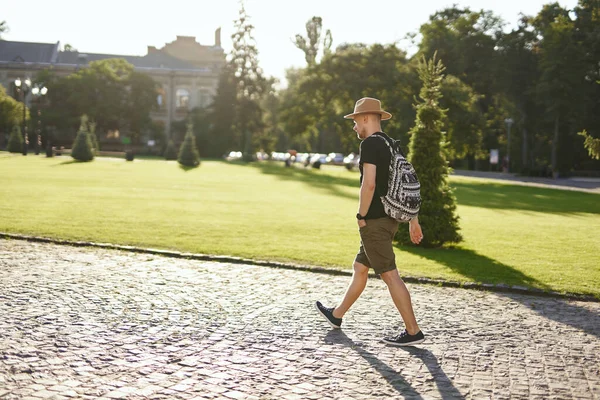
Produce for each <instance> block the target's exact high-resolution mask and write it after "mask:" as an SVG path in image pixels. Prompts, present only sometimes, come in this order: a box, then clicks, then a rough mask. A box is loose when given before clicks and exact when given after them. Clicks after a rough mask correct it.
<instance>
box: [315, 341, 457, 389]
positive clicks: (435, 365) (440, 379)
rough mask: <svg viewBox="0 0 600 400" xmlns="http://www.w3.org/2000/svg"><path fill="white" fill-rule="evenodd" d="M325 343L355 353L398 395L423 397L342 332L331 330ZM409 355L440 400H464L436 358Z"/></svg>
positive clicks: (426, 354) (419, 352) (414, 351)
mask: <svg viewBox="0 0 600 400" xmlns="http://www.w3.org/2000/svg"><path fill="white" fill-rule="evenodd" d="M325 341H326V342H331V343H336V344H341V345H343V346H347V347H349V348H351V349H352V350H354V351H356V352H357V353H358V354H359V355H360V356H361V357H362V358H364V359H365V361H367V362H368V363H369V364H370V365H371V367H373V369H374V370H375V371H377V372H378V373H379V374H380V375H381V376H382V377H383V378H384V379H385V380H386V381H387V382H388V383H389V384H390V385H391V386H392V387H393V388H394V390H396V391H397V392H398V393H399V394H400V395H402V396H406V397H408V398H415V399H422V398H423V397H422V396H421V395H420V394H419V393H418V392H417V391H416V390H415V389H414V388H413V387H412V386H411V385H410V383H408V382H407V381H406V380H405V379H404V378H403V377H402V375H401V374H400V373H399V372H398V371H396V370H395V369H394V368H392V367H390V366H389V365H387V364H386V363H384V362H383V361H381V360H379V359H378V358H377V356H376V355H375V354H373V353H371V352H369V351H367V350H365V349H364V348H362V347H361V346H360V345H359V344H357V343H355V342H354V341H353V340H352V339H350V338H349V337H348V336H347V335H346V334H345V333H344V332H343V331H342V330H339V329H332V330H331V331H329V332H328V333H327V335H326V336H325ZM408 352H409V353H411V354H413V355H416V356H417V357H418V358H420V359H421V360H422V361H423V364H425V365H426V366H427V369H428V370H429V372H430V373H431V376H432V377H433V379H434V380H435V384H436V385H437V387H438V389H439V392H440V395H441V396H442V399H464V396H463V395H462V394H461V393H460V392H459V391H458V389H456V388H455V387H454V386H453V385H452V381H451V380H450V379H449V378H448V376H447V375H446V374H445V373H444V371H443V370H442V368H441V366H440V364H439V362H438V361H437V358H436V357H435V356H434V355H433V354H432V353H431V352H430V351H428V350H425V349H412V350H408Z"/></svg>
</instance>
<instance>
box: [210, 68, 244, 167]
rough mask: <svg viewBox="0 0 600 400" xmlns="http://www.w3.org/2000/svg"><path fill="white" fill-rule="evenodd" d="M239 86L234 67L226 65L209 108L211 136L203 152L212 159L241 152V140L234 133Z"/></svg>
mask: <svg viewBox="0 0 600 400" xmlns="http://www.w3.org/2000/svg"><path fill="white" fill-rule="evenodd" d="M236 102H237V85H236V77H235V73H234V70H233V67H232V66H231V65H229V64H226V65H225V66H224V67H223V69H222V70H221V74H220V76H219V83H218V86H217V93H216V94H215V97H214V99H213V103H212V104H211V105H210V107H209V114H208V120H209V122H210V128H209V130H210V135H208V137H207V142H206V143H205V144H204V147H203V150H204V151H206V154H207V155H210V156H212V157H221V156H223V155H224V154H225V153H226V152H228V151H230V150H236V151H240V150H241V148H242V147H241V146H242V143H241V140H240V138H239V137H237V136H236V134H235V133H234V127H233V124H234V120H235V119H236V112H237V108H236Z"/></svg>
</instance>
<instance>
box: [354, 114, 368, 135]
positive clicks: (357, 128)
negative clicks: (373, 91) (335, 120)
mask: <svg viewBox="0 0 600 400" xmlns="http://www.w3.org/2000/svg"><path fill="white" fill-rule="evenodd" d="M353 129H354V132H356V136H358V138H359V139H361V140H362V139H364V138H365V136H366V133H367V127H366V118H365V115H364V114H360V115H355V116H354V128H353Z"/></svg>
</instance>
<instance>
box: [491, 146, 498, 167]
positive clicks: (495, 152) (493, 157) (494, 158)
mask: <svg viewBox="0 0 600 400" xmlns="http://www.w3.org/2000/svg"><path fill="white" fill-rule="evenodd" d="M499 158H500V150H498V149H491V150H490V164H498V159H499Z"/></svg>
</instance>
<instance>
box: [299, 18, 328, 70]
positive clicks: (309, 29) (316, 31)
mask: <svg viewBox="0 0 600 400" xmlns="http://www.w3.org/2000/svg"><path fill="white" fill-rule="evenodd" d="M322 29H323V19H322V18H321V17H312V18H311V19H310V20H308V22H307V23H306V36H307V37H306V38H305V37H303V36H302V35H296V38H295V40H294V41H293V42H294V45H295V46H296V47H297V48H299V49H300V50H302V51H303V52H304V58H305V60H306V64H307V65H309V66H310V65H314V64H316V63H317V55H318V53H319V49H320V48H321V45H322V46H323V53H324V54H328V53H329V52H330V49H331V44H332V43H333V37H332V36H331V31H330V30H329V29H327V31H326V32H325V37H324V38H323V40H322V41H321V31H322Z"/></svg>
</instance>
